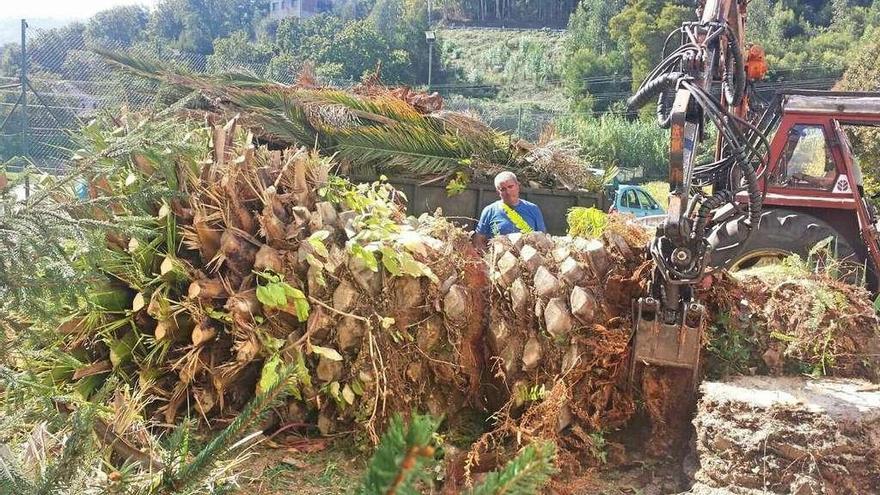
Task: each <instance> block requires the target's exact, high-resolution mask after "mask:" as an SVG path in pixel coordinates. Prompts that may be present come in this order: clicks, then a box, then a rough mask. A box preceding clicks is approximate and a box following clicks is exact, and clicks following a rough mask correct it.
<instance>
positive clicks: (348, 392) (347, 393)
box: [342, 384, 355, 404]
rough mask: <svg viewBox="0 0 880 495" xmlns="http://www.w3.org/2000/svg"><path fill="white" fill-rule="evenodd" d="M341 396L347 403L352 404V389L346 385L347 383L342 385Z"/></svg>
mask: <svg viewBox="0 0 880 495" xmlns="http://www.w3.org/2000/svg"><path fill="white" fill-rule="evenodd" d="M342 398H343V399H344V400H345V402H348V403H349V404H354V399H355V397H354V391H353V390H352V389H351V387H350V386H348V384H346V385H345V386H344V387H342Z"/></svg>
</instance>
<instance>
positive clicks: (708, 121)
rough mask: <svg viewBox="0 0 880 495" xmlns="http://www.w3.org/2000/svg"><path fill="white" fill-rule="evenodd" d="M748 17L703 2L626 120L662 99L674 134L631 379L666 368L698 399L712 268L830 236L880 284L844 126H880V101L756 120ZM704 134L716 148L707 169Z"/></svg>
mask: <svg viewBox="0 0 880 495" xmlns="http://www.w3.org/2000/svg"><path fill="white" fill-rule="evenodd" d="M747 5H748V0H700V1H699V2H698V3H697V14H698V17H699V20H698V21H693V22H684V23H682V25H681V26H680V27H678V28H677V29H675V30H673V31H672V32H671V33H670V34H669V36H668V37H667V38H666V41H665V43H664V44H663V50H662V55H663V57H662V61H661V62H660V63H659V64H658V65H657V66H656V67H655V68H654V69H653V70H652V71H651V72H650V73H649V74H648V76H647V77H646V78H645V81H644V82H643V83H642V84H641V86H640V87H639V89H638V90H637V91H636V92H635V94H634V95H633V96H632V97H631V98H629V100H627V104H628V106H629V108H630V109H632V110H635V109H638V108H641V107H643V106H644V105H646V104H647V103H649V102H650V101H652V100H656V101H657V122H658V124H659V125H660V126H661V127H664V128H668V129H669V130H670V133H669V135H670V140H669V201H668V208H667V211H666V217H665V220H664V221H663V222H662V223H661V224H660V225H659V226H658V227H657V231H656V235H655V236H654V238H653V239H652V240H651V242H650V244H649V246H648V252H649V253H650V256H651V258H652V260H653V261H654V271H653V273H652V277H651V283H650V285H649V287H648V294H647V295H646V296H645V297H641V298H639V299H638V300H636V301H634V304H633V323H634V327H635V328H634V332H633V344H632V349H633V351H632V352H633V356H632V359H631V365H632V367H631V373H630V377H631V379H633V378H634V376H635V373H636V368H637V367H639V366H667V367H675V368H684V369H689V370H691V371H692V373H693V375H692V382H693V385H694V386H696V384H697V369H698V366H699V362H700V351H701V348H702V333H703V326H704V325H705V321H706V318H705V317H706V308H705V307H704V306H703V305H702V304H701V302H700V301H699V300H698V298H697V297H696V293H695V290H694V289H695V287H696V286H698V284H700V283H701V282H702V281H703V280H704V278H705V276H706V273H707V272H709V271H712V270H713V269H717V268H744V267H748V266H752V265H755V264H758V263H762V262H764V261H765V260H768V259H772V258H777V259H778V258H781V257H784V256H787V255H788V254H790V253H798V254H801V255H806V254H807V253H808V252H809V251H810V250H811V248H812V247H813V246H814V245H816V244H817V243H819V242H820V241H822V240H824V239H828V238H829V237H830V238H832V239H834V240H835V242H834V243H833V244H834V251H835V253H836V255H837V257H838V258H843V259H844V260H846V261H849V262H852V263H853V264H855V265H861V266H864V267H865V268H866V270H865V271H866V272H867V273H869V274H870V275H871V276H870V277H869V279H868V280H869V286H870V287H872V288H877V285H878V283H877V278H878V277H877V276H878V272H880V249H878V245H877V230H876V228H875V226H874V222H875V221H876V220H875V216H874V212H873V209H872V208H871V207H870V205H869V204H868V202H867V201H866V200H865V198H864V190H863V187H862V177H861V173H860V170H859V167H858V164H857V160H856V159H855V157H854V155H853V153H852V150H851V148H850V145H849V139H848V138H847V135H846V131H845V130H844V127H846V126H872V125H874V126H880V93H838V92H791V93H785V94H782V95H779V96H780V98H779V99H778V100H776V101H775V103H774V104H773V105H771V107H770V108H768V109H767V110H766V111H765V112H764V114H763V116H762V117H760V118H757V117H758V115H757V114H756V112H755V108H754V106H753V105H752V102H753V100H755V98H754V97H755V85H754V83H755V82H756V81H758V80H760V79H761V78H763V76H764V75H765V74H766V72H767V65H766V61H765V59H764V56H763V50H762V49H761V48H760V47H758V46H754V45H747V44H746V43H745V41H744V39H743V38H744V34H745V23H746V19H747V15H746V10H747ZM709 125H712V126H714V128H715V129H716V130H717V132H718V138H717V139H716V140H715V154H714V158H713V159H709V160H708V161H707V160H705V159H698V157H701V156H702V155H701V154H700V143H701V142H702V141H704V139H705V137H706V136H707V134H708V133H707V132H706V130H707V128H708V126H709ZM774 131H775V132H774ZM771 135H772V137H770V136H771ZM707 190H709V191H711V192H706V191H707ZM865 271H862V273H865ZM857 272H858V271H853V272H852V274H853V275H855V274H857ZM845 273H846V274H847V275H848V276H849V275H851V273H850V272H848V271H847V272H845Z"/></svg>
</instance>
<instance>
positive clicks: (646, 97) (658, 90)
mask: <svg viewBox="0 0 880 495" xmlns="http://www.w3.org/2000/svg"><path fill="white" fill-rule="evenodd" d="M684 77H685V74H684V73H682V72H668V73H666V74H663V75H660V76H657V77H656V78H654V79H652V80H651V81H648V82H647V83H646V84H645V85H643V86H642V87H641V88H640V89H639V90H638V91H637V92H636V94H634V95H633V96H631V97H630V98H629V99H628V100H626V105H627V107H628V108H629V109H631V110H636V109H639V108H642V107H643V106H645V105H646V104H647V103H648V101H650V100H651V99H653V98H654V97H655V96H656V97H657V123H658V124H659V125H660V127H662V128H664V129H666V128H668V127H669V122H670V109H669V104H668V103H667V102H666V98H664V97H663V96H664V93H665V92H666V91H669V90H671V89H675V88H676V87H677V86H678V83H679V81H681V80H682V79H683V78H684Z"/></svg>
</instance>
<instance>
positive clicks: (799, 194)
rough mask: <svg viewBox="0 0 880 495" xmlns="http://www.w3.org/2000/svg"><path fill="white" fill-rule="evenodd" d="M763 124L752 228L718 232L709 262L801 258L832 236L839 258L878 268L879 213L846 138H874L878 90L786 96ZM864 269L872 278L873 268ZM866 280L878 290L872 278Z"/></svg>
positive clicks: (736, 264) (879, 124) (879, 111)
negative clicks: (746, 232) (764, 150)
mask: <svg viewBox="0 0 880 495" xmlns="http://www.w3.org/2000/svg"><path fill="white" fill-rule="evenodd" d="M771 113H772V117H770V118H768V117H767V115H768V114H771ZM762 126H763V128H764V129H765V132H766V129H771V128H773V127H775V128H776V132H775V133H774V134H773V137H772V140H771V141H770V153H769V157H768V158H769V159H768V162H767V170H766V171H765V173H763V174H762V175H761V177H760V186H761V189H762V190H763V192H764V200H763V209H762V214H761V222H760V224H759V226H758V231H757V232H755V233H754V234H753V235H752V236H751V237H749V238H748V239H747V240H746V241H745V242H738V241H737V240H736V236H730V237H729V238H724V237H725V233H724V232H721V233H719V234H718V235H716V236H715V238H714V239H711V242H712V243H713V245H714V246H715V249H714V253H713V260H712V265H713V266H727V267H730V268H732V269H739V268H747V267H750V266H754V265H756V264H758V263H764V262H768V261H772V260H778V259H779V258H782V257H785V256H788V255H790V254H793V253H794V254H799V255H801V256H802V257H804V258H806V257H807V256H808V254H809V252H810V250H811V248H812V247H813V246H815V245H816V244H818V243H820V242H821V241H823V240H825V239H827V238H829V237H831V238H833V240H834V242H833V249H834V253H835V254H836V256H837V257H838V258H839V259H842V260H844V261H846V262H851V263H852V264H853V265H861V266H863V267H868V268H873V267H880V249H878V245H877V238H878V235H877V226H876V223H877V218H876V215H875V211H874V209H873V207H872V206H871V205H870V203H869V202H868V201H867V200H866V198H865V197H864V188H863V180H862V173H861V170H860V168H859V162H858V157H857V154H856V153H854V152H853V146H852V143H851V142H850V139H849V136H848V133H852V134H853V135H854V136H857V137H859V138H860V139H863V140H864V139H869V138H870V137H869V133H870V132H876V133H877V135H880V93H844V92H831V91H798V92H790V93H784V94H782V95H780V98H779V100H778V107H777V108H776V111H775V112H768V113H767V114H765V118H764V119H763V122H762ZM871 127H874V128H875V129H873V130H870V131H869V132H866V131H868V130H869V129H870V128H871ZM873 139H880V136H875V137H873ZM719 237H720V238H719ZM868 261H870V263H867V262H868ZM870 271H873V272H874V278H876V271H877V270H876V269H873V270H870ZM870 285H871V286H872V287H876V281H874V282H873V283H871V284H870Z"/></svg>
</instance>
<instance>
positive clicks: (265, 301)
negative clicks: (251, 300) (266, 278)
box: [257, 285, 275, 306]
mask: <svg viewBox="0 0 880 495" xmlns="http://www.w3.org/2000/svg"><path fill="white" fill-rule="evenodd" d="M257 301H260V304H262V305H264V306H272V305H273V304H274V302H275V301H274V299H272V295H271V294H270V293H269V289H268V288H267V287H266V286H265V285H258V286H257Z"/></svg>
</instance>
